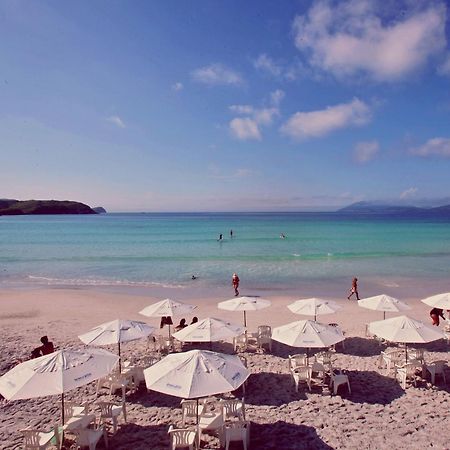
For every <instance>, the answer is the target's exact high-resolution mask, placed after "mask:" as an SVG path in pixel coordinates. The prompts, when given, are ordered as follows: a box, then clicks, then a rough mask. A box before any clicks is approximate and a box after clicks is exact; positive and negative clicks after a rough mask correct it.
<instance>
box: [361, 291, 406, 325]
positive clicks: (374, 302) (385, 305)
mask: <svg viewBox="0 0 450 450" xmlns="http://www.w3.org/2000/svg"><path fill="white" fill-rule="evenodd" d="M358 305H359V306H361V307H362V308H366V309H371V310H373V311H383V319H385V318H386V312H401V311H407V310H409V309H411V307H410V306H409V305H407V304H406V303H404V302H402V301H400V300H398V299H397V298H394V297H391V296H389V295H385V294H381V295H376V296H375V297H368V298H364V299H362V300H358Z"/></svg>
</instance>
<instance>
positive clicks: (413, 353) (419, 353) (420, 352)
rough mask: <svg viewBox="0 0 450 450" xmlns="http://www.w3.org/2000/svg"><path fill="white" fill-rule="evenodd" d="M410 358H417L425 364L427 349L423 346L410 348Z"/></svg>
mask: <svg viewBox="0 0 450 450" xmlns="http://www.w3.org/2000/svg"><path fill="white" fill-rule="evenodd" d="M408 359H415V360H417V361H419V362H420V363H421V364H425V350H424V349H423V348H412V349H408Z"/></svg>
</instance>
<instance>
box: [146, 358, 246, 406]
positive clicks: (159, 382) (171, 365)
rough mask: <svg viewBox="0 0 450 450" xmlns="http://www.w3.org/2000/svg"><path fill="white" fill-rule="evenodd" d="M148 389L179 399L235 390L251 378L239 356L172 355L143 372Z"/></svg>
mask: <svg viewBox="0 0 450 450" xmlns="http://www.w3.org/2000/svg"><path fill="white" fill-rule="evenodd" d="M144 376H145V383H146V385H147V388H148V389H151V390H154V391H158V392H162V393H164V394H168V395H174V396H175V397H180V398H200V397H207V396H209V395H215V394H222V393H224V392H230V391H234V390H236V389H237V388H238V387H239V386H241V385H242V384H243V383H244V381H245V380H246V379H247V378H248V377H249V376H250V372H249V371H248V369H247V368H246V367H245V366H244V365H243V364H242V361H241V360H240V359H239V357H238V356H237V355H226V354H223V353H216V352H210V351H207V350H191V351H189V352H183V353H172V354H170V355H168V356H166V357H165V358H163V359H162V360H161V361H159V362H157V363H156V364H153V365H152V366H150V367H148V368H147V369H145V370H144Z"/></svg>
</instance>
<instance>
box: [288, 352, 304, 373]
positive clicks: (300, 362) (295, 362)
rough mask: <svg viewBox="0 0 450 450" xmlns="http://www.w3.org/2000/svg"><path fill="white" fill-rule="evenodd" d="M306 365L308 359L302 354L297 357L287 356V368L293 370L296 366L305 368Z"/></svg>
mask: <svg viewBox="0 0 450 450" xmlns="http://www.w3.org/2000/svg"><path fill="white" fill-rule="evenodd" d="M307 363H308V357H307V355H306V354H304V353H299V354H297V355H289V368H290V369H291V370H292V369H295V368H296V367H298V366H306V365H307Z"/></svg>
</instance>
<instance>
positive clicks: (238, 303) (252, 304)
mask: <svg viewBox="0 0 450 450" xmlns="http://www.w3.org/2000/svg"><path fill="white" fill-rule="evenodd" d="M271 304H272V303H271V302H270V300H265V299H263V298H260V297H235V298H232V299H231V300H225V301H223V302H220V303H218V305H217V306H218V308H219V309H226V310H227V311H243V312H244V327H246V326H247V317H246V314H245V313H246V311H257V310H258V309H264V308H267V307H269V306H270V305H271Z"/></svg>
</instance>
